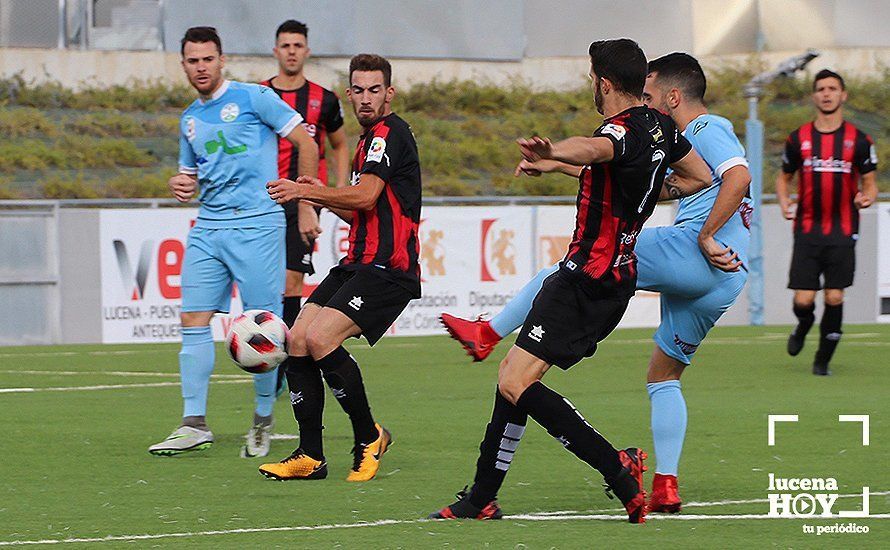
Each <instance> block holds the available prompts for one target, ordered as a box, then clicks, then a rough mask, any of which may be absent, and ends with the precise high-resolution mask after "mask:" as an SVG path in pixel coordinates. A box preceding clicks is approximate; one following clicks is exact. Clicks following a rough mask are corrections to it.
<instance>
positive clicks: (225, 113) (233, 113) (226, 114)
mask: <svg viewBox="0 0 890 550" xmlns="http://www.w3.org/2000/svg"><path fill="white" fill-rule="evenodd" d="M240 112H241V110H240V109H239V108H238V104H237V103H226V104H225V105H223V108H222V109H220V111H219V118H220V119H221V120H222V121H223V122H233V121H234V120H235V119H236V118H238V113H240Z"/></svg>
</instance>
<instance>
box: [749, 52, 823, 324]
mask: <svg viewBox="0 0 890 550" xmlns="http://www.w3.org/2000/svg"><path fill="white" fill-rule="evenodd" d="M818 56H819V52H818V51H816V50H813V49H810V50H807V51H806V52H804V53H802V54H800V55H797V56H795V57H791V58H788V59H786V60H785V61H782V62H781V63H779V66H778V67H776V68H775V69H773V70H771V71H766V72H763V73H760V74H759V75H757V76H755V77H754V78H752V79H751V80H750V81H748V83H747V84H745V87H744V95H745V97H747V98H748V120H746V121H745V148H746V149H747V152H748V160H749V163H750V167H749V169H750V171H751V200H752V201H753V202H754V214H753V215H752V216H751V253H750V254H749V255H748V304H749V305H748V318H749V322H750V323H751V324H752V325H762V324H763V228H762V225H761V218H760V216H761V207H762V206H763V200H762V198H763V122H761V121H760V119H758V118H757V104H758V102H759V101H760V98H761V97H762V96H763V88H764V87H765V86H766V85H767V84H769V83H770V82H772V81H773V80H775V79H776V78H778V77H780V76H784V77H789V76H793V75H794V73H796V72H797V71H800V70H803V68H804V67H806V66H807V63H809V62H810V61H812V60H813V59H815V58H816V57H818Z"/></svg>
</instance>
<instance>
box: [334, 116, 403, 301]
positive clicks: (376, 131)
mask: <svg viewBox="0 0 890 550" xmlns="http://www.w3.org/2000/svg"><path fill="white" fill-rule="evenodd" d="M362 174H374V175H376V176H377V177H379V178H380V179H382V180H383V181H384V184H385V185H384V187H383V191H382V192H381V193H380V196H379V197H378V198H377V203H376V204H375V205H374V208H372V209H370V210H356V211H354V212H353V213H352V224H351V225H350V228H349V250H348V251H347V253H346V256H345V257H343V259H342V260H340V265H341V266H342V267H344V268H346V269H367V270H373V271H375V272H378V273H381V274H384V276H386V277H389V278H391V279H393V280H394V281H395V282H397V283H399V284H401V285H402V286H404V287H405V288H407V289H408V290H409V291H411V292H412V293H413V295H414V296H415V297H418V298H419V297H420V264H419V263H418V257H419V255H420V239H419V238H418V227H419V226H420V206H421V183H420V159H419V157H418V155H417V143H416V142H415V141H414V135H413V134H412V133H411V127H410V126H408V123H407V122H405V121H404V120H402V119H401V118H400V117H399V116H398V115H396V114H395V113H392V114H389V115H387V116H385V117H383V118H382V119H380V120H379V121H378V122H377V123H376V124H374V126H372V127H371V128H369V129H367V130H366V131H365V133H364V134H363V135H362V136H361V138H360V139H359V142H358V146H357V147H356V149H355V157H354V158H353V160H352V184H353V185H355V184H357V183H358V182H359V179H360V178H361V175H362Z"/></svg>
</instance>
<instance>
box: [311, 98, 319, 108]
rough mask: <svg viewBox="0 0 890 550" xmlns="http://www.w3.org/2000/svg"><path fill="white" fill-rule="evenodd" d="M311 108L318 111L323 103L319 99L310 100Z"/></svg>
mask: <svg viewBox="0 0 890 550" xmlns="http://www.w3.org/2000/svg"><path fill="white" fill-rule="evenodd" d="M309 106H310V107H312V108H313V109H317V108H318V107H321V101H319V100H317V99H310V100H309Z"/></svg>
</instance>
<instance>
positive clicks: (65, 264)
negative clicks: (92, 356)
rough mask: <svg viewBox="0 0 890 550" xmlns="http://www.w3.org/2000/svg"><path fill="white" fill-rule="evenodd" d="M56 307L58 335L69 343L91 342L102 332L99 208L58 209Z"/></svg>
mask: <svg viewBox="0 0 890 550" xmlns="http://www.w3.org/2000/svg"><path fill="white" fill-rule="evenodd" d="M59 225H60V227H61V228H62V230H61V231H59V249H60V250H61V251H62V254H61V257H60V262H59V271H60V277H59V279H60V281H59V297H60V304H59V310H60V315H61V323H60V325H61V339H62V342H65V343H69V344H81V343H95V342H96V339H97V335H98V338H101V335H102V318H101V311H100V310H98V309H97V308H96V307H95V304H101V303H102V297H101V290H102V285H101V274H100V272H101V266H100V264H99V210H97V209H95V208H92V209H80V208H71V209H68V208H66V209H62V210H61V211H60V212H59Z"/></svg>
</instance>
